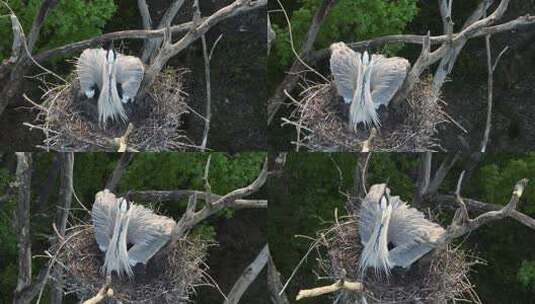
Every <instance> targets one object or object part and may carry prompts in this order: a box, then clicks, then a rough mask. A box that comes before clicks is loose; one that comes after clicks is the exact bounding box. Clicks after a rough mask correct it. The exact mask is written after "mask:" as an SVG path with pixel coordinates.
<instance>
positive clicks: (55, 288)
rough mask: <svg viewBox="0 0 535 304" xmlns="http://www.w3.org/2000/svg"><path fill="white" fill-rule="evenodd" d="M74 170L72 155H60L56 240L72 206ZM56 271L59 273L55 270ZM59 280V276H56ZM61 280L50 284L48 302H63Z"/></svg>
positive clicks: (65, 226)
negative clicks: (50, 289)
mask: <svg viewBox="0 0 535 304" xmlns="http://www.w3.org/2000/svg"><path fill="white" fill-rule="evenodd" d="M73 169H74V153H72V152H68V153H62V154H61V180H60V189H59V199H60V204H58V205H57V206H56V220H55V226H56V227H57V234H58V238H59V239H60V240H62V239H63V238H64V237H65V230H66V228H67V219H68V217H69V210H70V209H71V204H72V193H73V181H72V175H73ZM56 271H61V270H59V269H57V270H56ZM58 277H59V278H61V277H62V276H61V275H58ZM62 285H63V280H61V279H58V280H56V281H55V282H54V283H53V284H52V291H51V293H50V302H51V303H54V304H61V303H62V302H63V286H62Z"/></svg>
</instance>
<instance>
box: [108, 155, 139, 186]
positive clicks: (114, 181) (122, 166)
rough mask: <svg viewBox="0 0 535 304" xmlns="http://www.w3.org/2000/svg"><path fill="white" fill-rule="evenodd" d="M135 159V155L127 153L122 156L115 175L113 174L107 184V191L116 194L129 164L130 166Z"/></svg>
mask: <svg viewBox="0 0 535 304" xmlns="http://www.w3.org/2000/svg"><path fill="white" fill-rule="evenodd" d="M133 158H134V154H133V153H131V152H125V153H122V154H121V158H119V161H118V162H117V165H116V166H115V169H114V170H113V173H112V174H111V176H110V178H109V179H108V182H107V183H106V189H108V190H110V191H111V192H115V190H116V188H117V185H118V184H119V181H120V180H121V177H123V174H124V171H125V170H126V167H127V166H128V164H130V162H131V161H132V159H133Z"/></svg>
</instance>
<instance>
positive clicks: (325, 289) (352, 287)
mask: <svg viewBox="0 0 535 304" xmlns="http://www.w3.org/2000/svg"><path fill="white" fill-rule="evenodd" d="M340 289H345V290H349V291H352V292H362V291H363V290H364V286H363V285H362V283H360V282H351V281H346V280H338V281H336V282H334V283H333V284H331V285H327V286H322V287H316V288H312V289H303V290H299V293H298V294H297V297H296V298H295V300H296V301H299V300H301V299H305V298H313V297H317V296H321V295H324V294H329V293H333V292H336V291H338V290H340Z"/></svg>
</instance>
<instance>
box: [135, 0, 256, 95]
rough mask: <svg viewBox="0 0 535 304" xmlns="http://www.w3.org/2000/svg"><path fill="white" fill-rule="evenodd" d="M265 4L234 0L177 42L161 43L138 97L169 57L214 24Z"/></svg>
mask: <svg viewBox="0 0 535 304" xmlns="http://www.w3.org/2000/svg"><path fill="white" fill-rule="evenodd" d="M266 5H267V0H235V1H234V2H232V3H231V4H229V5H227V6H225V7H223V8H221V9H220V10H218V11H217V12H215V13H214V14H212V15H211V16H209V17H207V18H206V19H204V20H203V21H202V22H200V24H199V25H198V26H195V25H193V26H192V28H191V29H190V30H189V31H188V32H187V33H186V35H184V36H183V37H182V38H181V39H179V40H178V41H177V42H175V43H163V46H162V48H161V49H160V50H159V51H158V54H157V55H156V57H155V58H154V60H151V64H150V66H149V67H148V68H147V69H146V71H145V77H144V78H143V82H142V84H141V88H140V90H139V93H138V98H143V96H144V95H145V94H147V92H148V88H149V87H150V86H151V85H152V82H153V81H154V79H155V77H156V75H157V74H158V73H159V72H160V71H161V70H162V68H163V67H164V65H165V64H167V61H169V59H171V58H172V57H173V56H175V55H176V54H178V53H180V52H181V51H182V50H184V49H185V48H186V47H188V46H189V45H190V44H191V43H193V42H194V41H196V40H197V39H199V38H200V37H201V36H202V35H204V34H205V33H206V32H208V30H210V29H211V28H212V27H213V26H214V25H216V24H218V23H219V22H221V21H223V20H225V19H227V18H230V17H233V16H236V15H239V14H241V13H244V12H248V11H251V10H254V9H258V8H261V7H264V6H266Z"/></svg>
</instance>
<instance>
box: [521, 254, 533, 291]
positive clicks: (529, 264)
mask: <svg viewBox="0 0 535 304" xmlns="http://www.w3.org/2000/svg"><path fill="white" fill-rule="evenodd" d="M517 279H518V281H519V282H520V284H522V286H524V288H531V289H533V290H535V261H526V260H524V261H522V264H521V265H520V269H519V270H518V274H517Z"/></svg>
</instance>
